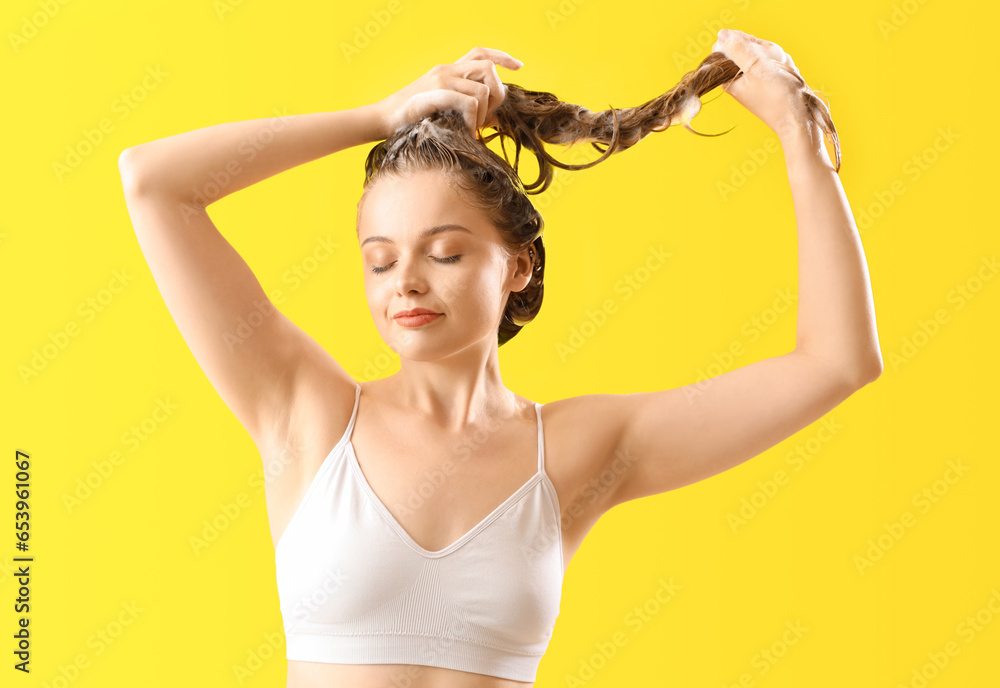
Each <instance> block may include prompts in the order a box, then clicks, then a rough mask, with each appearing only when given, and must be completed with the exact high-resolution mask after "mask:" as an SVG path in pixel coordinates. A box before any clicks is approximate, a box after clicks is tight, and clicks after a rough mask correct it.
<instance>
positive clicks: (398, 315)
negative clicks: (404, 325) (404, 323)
mask: <svg viewBox="0 0 1000 688" xmlns="http://www.w3.org/2000/svg"><path fill="white" fill-rule="evenodd" d="M414 315H440V314H439V313H438V312H437V311H432V310H429V309H427V308H413V309H411V310H408V311H399V312H398V313H396V314H395V315H394V316H392V317H393V318H408V317H412V316H414Z"/></svg>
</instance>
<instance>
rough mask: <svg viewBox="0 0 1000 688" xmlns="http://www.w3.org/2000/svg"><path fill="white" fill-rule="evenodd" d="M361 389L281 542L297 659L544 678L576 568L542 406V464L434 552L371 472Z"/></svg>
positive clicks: (284, 611)
mask: <svg viewBox="0 0 1000 688" xmlns="http://www.w3.org/2000/svg"><path fill="white" fill-rule="evenodd" d="M360 396H361V386H360V385H357V389H356V390H355V393H354V411H353V412H352V414H351V420H350V422H349V423H348V425H347V429H346V430H345V431H344V435H343V436H342V437H341V439H340V441H339V442H337V444H336V446H334V448H333V449H332V450H331V451H330V454H329V455H328V456H327V457H326V458H325V459H324V460H323V462H322V464H321V465H320V468H319V470H318V471H317V473H316V475H315V477H314V478H313V480H312V482H311V483H310V485H309V487H308V488H307V490H306V492H305V494H304V496H303V497H302V501H301V502H300V503H299V506H298V508H297V510H296V511H295V513H294V515H293V516H292V518H291V520H290V521H289V523H288V526H287V527H286V529H285V532H284V533H282V535H281V539H280V540H279V541H278V545H277V547H276V549H275V553H274V554H275V572H276V576H277V584H278V597H279V600H280V606H281V616H282V623H283V625H284V629H285V640H286V656H287V658H288V659H292V660H304V661H307V662H327V663H333V664H418V665H424V666H437V667H445V668H449V669H458V670H461V671H469V672H474V673H478V674H486V675H489V676H497V677H500V678H506V679H513V680H516V681H534V680H535V674H536V672H537V670H538V665H539V663H540V662H541V659H542V655H543V654H544V653H545V651H546V649H547V648H548V645H549V640H550V638H551V637H552V630H553V627H554V625H555V622H556V618H557V617H558V616H559V605H560V600H561V597H562V582H563V568H564V566H563V552H562V529H561V528H560V509H559V499H558V496H557V495H556V490H555V486H554V485H553V484H552V481H551V480H550V479H549V476H548V474H546V472H545V453H544V443H543V437H544V435H543V432H542V405H541V404H540V403H538V402H536V403H535V416H536V418H537V424H538V471H537V472H536V473H535V474H534V475H533V476H532V477H531V478H529V479H528V481H527V482H526V483H524V484H523V485H522V486H521V487H520V488H518V489H517V491H516V492H514V494H512V495H511V496H510V497H508V498H507V499H506V500H505V501H504V502H503V503H502V504H500V505H499V506H498V507H496V509H494V510H493V511H492V513H490V514H489V515H488V516H486V517H485V518H483V520H482V521H480V522H479V523H478V524H477V525H476V526H475V527H473V528H472V530H470V531H468V532H467V533H466V534H465V535H463V536H462V537H460V538H459V539H458V540H456V541H455V542H453V543H452V544H451V545H449V546H447V547H445V548H444V549H441V550H438V551H436V552H430V551H428V550H425V549H424V548H422V547H421V546H420V545H418V544H417V543H416V542H414V541H413V539H412V538H411V537H410V536H409V535H408V534H407V533H406V531H405V530H403V528H402V526H400V525H399V523H398V522H397V521H396V519H395V518H394V517H393V516H392V514H391V513H390V512H389V510H388V509H387V508H386V507H385V505H384V504H383V503H382V502H381V501H380V500H379V498H378V497H377V496H376V495H375V492H374V491H373V490H372V488H371V486H370V485H369V484H368V482H367V480H366V479H365V476H364V473H362V471H361V467H360V465H359V464H358V459H357V456H356V455H355V454H354V446H353V444H352V443H351V433H352V431H353V429H354V422H355V420H356V419H357V415H358V401H359V400H360ZM442 463H444V462H443V461H442ZM442 475H443V474H442ZM445 479H446V478H445Z"/></svg>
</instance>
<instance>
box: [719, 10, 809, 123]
mask: <svg viewBox="0 0 1000 688" xmlns="http://www.w3.org/2000/svg"><path fill="white" fill-rule="evenodd" d="M712 51H713V52H719V53H722V54H723V55H725V56H726V57H727V58H729V59H730V60H732V61H733V62H735V63H736V65H737V66H738V67H739V68H740V70H741V71H742V74H741V75H740V76H739V77H737V78H736V79H735V80H733V81H731V82H729V83H728V84H726V85H725V86H723V87H722V89H723V90H724V91H725V92H726V93H728V94H729V95H731V96H732V97H733V98H735V99H736V100H737V102H739V103H740V104H741V105H743V106H744V107H745V108H746V109H747V110H749V111H750V112H751V113H753V114H754V115H755V116H756V117H758V118H759V119H760V120H761V121H762V122H764V124H766V125H767V126H768V127H770V128H771V130H772V131H774V132H775V133H777V134H778V135H779V136H780V135H782V134H783V133H784V132H787V131H789V129H790V128H792V127H795V126H800V125H804V124H805V123H807V122H808V121H809V120H810V119H811V118H810V114H809V111H808V108H807V107H806V105H805V103H804V102H803V98H802V91H803V89H804V88H808V87H807V86H806V84H805V81H804V80H803V79H802V75H801V74H799V70H798V67H796V66H795V62H794V61H793V60H792V57H791V55H789V54H788V53H786V52H785V51H784V50H782V49H781V46H780V45H778V44H777V43H773V42H771V41H765V40H763V39H760V38H757V37H756V36H751V35H750V34H748V33H745V32H743V31H739V30H737V29H722V30H720V31H719V34H718V40H717V41H716V42H715V44H714V45H713V46H712Z"/></svg>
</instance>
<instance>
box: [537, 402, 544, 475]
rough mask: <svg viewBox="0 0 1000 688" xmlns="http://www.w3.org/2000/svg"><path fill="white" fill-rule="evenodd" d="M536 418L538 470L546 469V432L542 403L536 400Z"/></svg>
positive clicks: (540, 471)
mask: <svg viewBox="0 0 1000 688" xmlns="http://www.w3.org/2000/svg"><path fill="white" fill-rule="evenodd" d="M535 419H536V421H535V422H536V423H537V424H538V472H539V473H542V472H544V471H545V433H544V432H542V405H541V404H540V403H538V402H537V401H536V402H535Z"/></svg>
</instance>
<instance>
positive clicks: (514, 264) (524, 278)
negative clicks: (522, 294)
mask: <svg viewBox="0 0 1000 688" xmlns="http://www.w3.org/2000/svg"><path fill="white" fill-rule="evenodd" d="M529 251H531V252H533V251H534V246H528V247H527V248H524V249H522V250H521V251H520V252H519V253H517V254H516V255H513V256H511V258H510V262H509V263H508V269H509V274H510V277H509V278H508V279H507V288H508V289H510V290H511V291H512V292H517V291H521V290H522V289H524V288H525V287H527V286H528V283H529V282H531V275H532V269H533V268H534V261H533V260H532V258H531V253H529Z"/></svg>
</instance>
